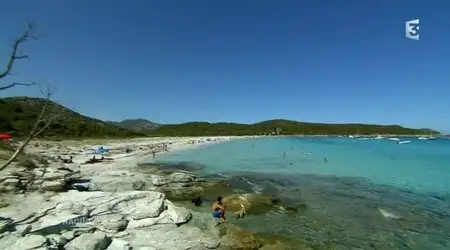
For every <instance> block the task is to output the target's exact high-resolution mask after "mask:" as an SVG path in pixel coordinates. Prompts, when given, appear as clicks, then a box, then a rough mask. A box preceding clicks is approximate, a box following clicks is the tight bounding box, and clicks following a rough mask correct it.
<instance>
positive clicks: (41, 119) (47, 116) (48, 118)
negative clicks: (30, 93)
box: [0, 85, 61, 171]
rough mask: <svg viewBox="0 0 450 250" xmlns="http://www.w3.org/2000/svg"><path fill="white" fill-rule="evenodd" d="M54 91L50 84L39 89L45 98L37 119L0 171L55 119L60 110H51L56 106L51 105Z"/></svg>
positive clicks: (0, 167)
mask: <svg viewBox="0 0 450 250" xmlns="http://www.w3.org/2000/svg"><path fill="white" fill-rule="evenodd" d="M55 92H56V89H55V88H54V87H52V86H51V85H49V86H47V88H46V89H45V90H43V89H41V93H42V95H43V96H44V97H45V100H44V101H43V106H42V109H41V111H40V113H39V115H38V117H37V120H36V122H35V123H34V125H33V128H32V129H31V131H30V132H29V134H28V137H27V138H26V139H25V140H24V141H23V142H22V143H21V144H20V146H19V147H18V148H17V149H16V151H15V152H14V154H13V155H12V156H11V157H10V158H9V159H8V161H6V163H5V164H3V165H2V166H0V171H1V170H2V169H4V168H6V167H7V166H8V165H10V164H11V163H12V162H13V161H14V160H15V159H16V158H17V157H18V156H19V155H20V154H21V153H22V152H23V150H24V149H25V147H26V146H27V145H28V144H29V143H30V141H31V140H33V139H34V138H36V137H37V136H39V135H40V134H41V133H42V132H44V130H46V129H47V128H48V127H49V126H50V125H52V124H54V123H55V122H56V121H57V119H58V118H59V115H60V114H61V111H58V110H53V109H54V108H55V107H56V106H55V105H52V102H51V97H52V96H53V94H54V93H55Z"/></svg>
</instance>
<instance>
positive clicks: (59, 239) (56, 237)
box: [45, 234, 73, 248]
mask: <svg viewBox="0 0 450 250" xmlns="http://www.w3.org/2000/svg"><path fill="white" fill-rule="evenodd" d="M45 237H46V238H47V240H48V243H49V244H50V245H51V246H55V247H57V248H60V247H62V246H64V245H65V244H67V242H68V239H66V238H65V237H63V236H62V235H60V234H49V235H46V236H45ZM72 239H73V238H72Z"/></svg>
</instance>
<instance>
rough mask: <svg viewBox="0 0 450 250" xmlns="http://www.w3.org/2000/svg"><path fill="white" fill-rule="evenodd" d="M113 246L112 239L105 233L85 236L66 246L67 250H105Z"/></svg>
mask: <svg viewBox="0 0 450 250" xmlns="http://www.w3.org/2000/svg"><path fill="white" fill-rule="evenodd" d="M109 244H111V238H109V237H108V236H107V235H106V234H105V233H102V232H95V233H91V234H83V235H81V236H79V237H78V238H75V239H74V240H72V241H71V242H69V243H68V244H67V245H65V246H64V248H65V249H66V250H104V249H106V248H107V247H108V246H109Z"/></svg>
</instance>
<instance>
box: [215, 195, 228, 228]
mask: <svg viewBox="0 0 450 250" xmlns="http://www.w3.org/2000/svg"><path fill="white" fill-rule="evenodd" d="M212 210H213V218H214V220H216V222H218V223H217V224H219V223H224V222H225V221H226V219H225V207H224V205H223V203H222V197H220V196H219V197H217V201H216V202H215V203H214V204H213V205H212ZM217 220H218V221H217Z"/></svg>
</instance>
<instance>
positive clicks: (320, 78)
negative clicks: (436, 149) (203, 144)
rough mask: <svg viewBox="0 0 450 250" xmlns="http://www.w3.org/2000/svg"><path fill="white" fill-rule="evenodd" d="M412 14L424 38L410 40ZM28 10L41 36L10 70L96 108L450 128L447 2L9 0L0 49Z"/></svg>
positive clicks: (165, 118) (118, 114)
mask: <svg viewBox="0 0 450 250" xmlns="http://www.w3.org/2000/svg"><path fill="white" fill-rule="evenodd" d="M415 18H420V21H421V27H420V29H421V35H420V40H419V41H415V40H408V39H406V38H405V36H404V35H405V31H404V28H405V23H404V22H405V21H406V20H409V19H415ZM29 19H33V20H35V21H36V23H37V24H38V34H39V35H40V40H38V41H32V42H30V43H27V44H26V45H25V46H24V47H23V51H24V52H26V53H27V54H29V55H30V59H29V60H28V61H21V62H20V63H18V64H17V67H16V68H15V70H14V72H15V73H16V75H14V76H13V78H12V79H15V80H35V81H39V82H42V83H46V82H49V81H51V82H52V83H53V84H55V85H57V86H58V92H57V95H56V96H55V101H58V102H60V103H62V104H64V105H66V106H68V107H69V108H72V109H74V110H76V111H78V112H80V113H82V114H85V115H88V116H93V117H96V118H100V119H105V120H121V119H125V118H145V119H149V120H153V121H156V122H163V123H178V122H185V121H193V120H203V121H211V122H215V121H235V122H246V123H247V122H256V121H260V120H265V119H274V118H285V119H294V120H301V121H314V122H364V123H382V124H401V125H405V126H411V127H432V128H437V129H441V130H444V131H450V115H449V108H450V96H449V93H450V91H449V89H450V1H445V0H434V1H425V0H423V1H414V0H409V1H403V0H398V1H393V0H378V1H375V0H366V1H356V0H352V1H350V0H328V1H327V0H320V1H313V0H309V1H301V0H296V1H294V0H293V1H283V0H280V1H274V0H273V1H268V0H259V1H253V0H252V1H250V0H239V1H238V0H229V1H218V0H217V1H215V0H192V1H184V0H176V1H175V0H160V1H152V0H127V1H125V0H124V1H119V0H117V1H107V0H96V1H92V0H76V1H75V0H74V1H61V0H53V1H46V0H42V1H30V0H14V1H13V0H10V1H3V2H2V4H1V9H0V22H1V24H2V25H1V27H2V31H1V33H0V59H1V58H5V57H6V55H7V53H9V49H10V41H11V39H12V38H14V37H15V36H16V35H17V34H18V33H20V32H21V30H22V27H23V24H24V21H25V20H29ZM36 93H37V91H36V90H35V89H34V88H24V87H18V88H15V89H13V90H10V91H6V92H3V93H1V94H0V95H1V96H12V95H36Z"/></svg>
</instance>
